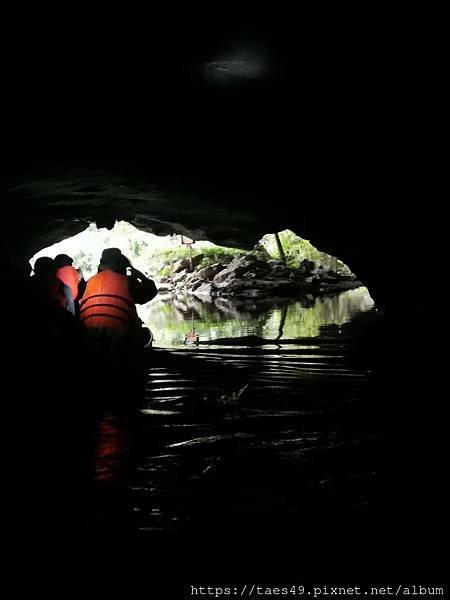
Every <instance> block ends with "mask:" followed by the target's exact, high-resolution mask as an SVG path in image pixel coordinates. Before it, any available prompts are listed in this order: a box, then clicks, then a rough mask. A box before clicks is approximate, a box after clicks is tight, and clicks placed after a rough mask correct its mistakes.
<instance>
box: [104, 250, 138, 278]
mask: <svg viewBox="0 0 450 600" xmlns="http://www.w3.org/2000/svg"><path fill="white" fill-rule="evenodd" d="M129 266H130V261H129V260H128V258H127V257H126V256H124V255H123V254H122V252H121V251H120V250H119V248H106V249H105V250H103V252H102V257H101V259H100V264H99V265H98V270H99V271H105V270H106V269H111V271H115V272H116V273H120V274H121V275H126V272H127V267H129Z"/></svg>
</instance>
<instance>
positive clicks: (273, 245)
mask: <svg viewBox="0 0 450 600" xmlns="http://www.w3.org/2000/svg"><path fill="white" fill-rule="evenodd" d="M279 238H280V242H281V244H282V246H283V250H284V254H285V256H286V264H287V265H288V266H289V267H293V268H298V267H299V266H300V263H301V262H302V260H305V259H307V260H312V261H313V262H314V263H315V264H316V266H319V265H322V266H323V267H324V268H325V269H332V270H333V271H337V272H338V273H342V274H345V275H348V274H350V269H349V268H348V267H347V266H346V265H345V264H344V263H343V262H342V261H340V260H339V259H337V258H335V257H334V256H331V255H330V254H326V253H325V252H320V250H317V248H315V247H314V246H313V245H312V244H311V242H309V241H308V240H304V239H303V238H301V237H299V236H298V235H296V234H295V233H294V232H293V231H291V230H290V229H285V230H284V231H280V232H279ZM258 246H259V247H260V248H261V247H262V248H264V250H265V251H266V252H267V254H268V255H269V256H270V257H271V258H275V259H277V260H280V254H279V250H278V246H277V241H276V237H275V235H274V234H272V233H268V234H266V235H265V236H263V237H262V238H261V240H260V242H259V244H258Z"/></svg>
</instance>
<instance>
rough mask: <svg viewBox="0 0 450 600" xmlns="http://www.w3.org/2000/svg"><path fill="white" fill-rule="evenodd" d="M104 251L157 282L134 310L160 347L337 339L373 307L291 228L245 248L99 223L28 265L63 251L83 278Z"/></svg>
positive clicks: (352, 279) (341, 269) (348, 275)
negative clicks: (116, 254) (153, 292)
mask: <svg viewBox="0 0 450 600" xmlns="http://www.w3.org/2000/svg"><path fill="white" fill-rule="evenodd" d="M102 225H109V227H108V226H102ZM111 247H114V248H118V249H120V251H121V252H122V254H124V255H125V256H127V257H128V258H129V259H130V261H131V264H132V265H133V266H134V267H135V268H137V269H139V270H140V271H141V272H142V273H144V275H145V276H146V277H148V278H150V279H152V280H153V281H154V282H155V283H156V286H157V288H158V295H157V296H156V297H155V298H154V299H152V300H151V301H149V302H146V303H145V304H141V305H139V304H138V305H137V307H136V308H137V312H138V315H139V318H140V319H141V321H142V323H143V325H145V327H147V328H149V329H150V330H151V331H152V332H153V338H154V341H155V344H156V345H157V346H158V347H163V348H171V347H172V348H177V347H178V348H179V347H180V346H183V347H187V348H189V349H192V348H198V346H199V344H200V345H201V344H208V345H210V347H211V348H214V347H215V345H216V344H222V343H224V344H227V345H230V346H245V345H247V343H250V342H251V343H258V341H259V343H260V344H262V345H268V344H269V343H270V342H272V344H275V345H279V344H280V343H285V344H286V343H290V344H293V343H295V342H298V343H300V342H301V340H302V339H305V338H306V339H307V338H318V337H319V336H320V335H321V334H324V332H326V335H332V334H333V335H342V333H343V328H344V329H345V327H346V326H348V325H349V324H350V323H352V322H358V321H361V322H362V321H363V320H364V317H366V318H367V317H370V315H372V314H373V311H374V302H373V300H372V298H371V296H370V293H369V291H368V289H367V287H366V286H365V285H364V284H363V283H362V282H360V281H359V280H358V278H357V276H356V275H355V274H354V273H353V272H352V271H351V269H350V268H349V267H348V266H347V265H346V264H345V263H344V262H342V261H341V260H339V259H338V258H337V257H335V256H332V255H330V254H327V253H325V252H321V251H320V250H319V249H317V248H316V247H315V246H313V245H312V244H311V243H310V242H309V241H308V240H305V239H303V238H302V237H300V236H298V235H297V234H296V233H294V232H293V231H291V230H290V229H285V230H283V231H281V232H278V233H276V234H273V233H266V234H264V235H262V237H261V238H260V239H259V240H258V241H257V242H256V244H254V246H253V247H252V248H249V249H242V248H237V247H230V246H221V245H218V244H214V243H213V242H210V241H207V240H201V239H197V240H192V239H191V238H189V237H187V236H186V235H185V234H184V233H182V232H173V233H169V234H167V235H157V234H155V233H151V232H148V231H144V230H142V229H139V228H138V227H135V226H134V225H132V224H131V223H129V222H127V221H123V220H122V221H117V220H114V221H112V220H111V219H110V220H109V222H108V223H106V222H105V223H104V222H101V221H100V220H99V222H97V223H90V224H89V225H88V226H87V227H86V229H84V230H83V231H81V232H79V233H77V234H75V235H73V236H70V237H67V238H65V239H63V240H61V241H58V242H56V243H55V244H52V245H51V246H47V247H45V248H43V249H41V250H39V251H38V252H36V253H35V254H34V255H33V256H32V258H31V259H30V261H29V263H30V266H31V268H32V269H33V266H34V264H35V261H36V260H37V259H38V258H40V257H44V256H46V257H50V258H52V259H54V258H55V257H56V256H57V255H61V254H64V255H68V256H70V257H71V258H72V259H73V267H75V269H76V271H77V272H78V274H79V277H80V279H82V280H84V281H88V280H89V279H90V278H91V277H93V276H94V275H95V274H96V273H97V269H98V265H99V262H100V257H101V254H102V251H103V250H104V249H105V248H111ZM366 320H367V319H366Z"/></svg>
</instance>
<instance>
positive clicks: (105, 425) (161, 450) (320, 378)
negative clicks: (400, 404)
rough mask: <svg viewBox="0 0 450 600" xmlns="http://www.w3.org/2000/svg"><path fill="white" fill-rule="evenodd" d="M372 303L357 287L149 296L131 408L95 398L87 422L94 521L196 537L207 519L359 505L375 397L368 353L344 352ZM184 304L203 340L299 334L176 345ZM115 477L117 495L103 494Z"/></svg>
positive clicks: (373, 447)
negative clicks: (97, 412) (93, 438)
mask: <svg viewBox="0 0 450 600" xmlns="http://www.w3.org/2000/svg"><path fill="white" fill-rule="evenodd" d="M372 308H373V303H372V300H371V298H370V296H369V294H368V292H367V290H366V289H365V288H360V289H357V290H352V291H348V292H344V293H341V294H339V295H335V296H329V297H322V298H316V299H312V298H311V299H308V300H305V301H302V302H300V301H294V302H284V301H282V300H280V301H279V302H268V303H266V304H264V303H263V304H258V305H256V304H255V303H253V302H251V303H245V304H241V305H236V304H234V305H233V304H232V303H231V302H229V301H225V300H224V299H219V300H217V301H216V302H214V304H208V303H201V302H200V301H196V300H194V299H192V298H191V299H185V300H184V299H183V300H180V299H177V300H173V301H171V300H169V299H159V300H158V301H157V302H154V303H153V304H152V305H151V306H150V307H148V308H147V309H146V311H145V321H146V323H147V324H148V325H149V326H150V327H151V329H152V330H153V331H154V333H155V337H156V346H157V348H155V349H153V350H152V351H149V352H148V354H147V359H146V360H147V372H148V376H147V385H146V390H145V399H144V401H143V404H142V406H141V407H140V410H139V414H138V417H137V419H134V422H133V424H132V423H131V422H130V419H129V417H128V416H124V415H118V414H115V413H114V412H110V413H109V412H105V414H104V415H103V416H102V418H101V420H100V423H99V427H98V448H97V459H96V463H95V464H96V477H95V479H96V484H97V485H98V488H99V490H103V491H102V492H101V494H100V496H99V498H100V506H99V514H102V515H103V516H102V518H101V519H100V522H101V523H102V526H104V527H105V528H106V529H107V530H108V532H109V533H110V532H111V531H114V530H115V528H117V527H118V526H119V525H118V524H119V523H122V524H123V523H124V522H125V523H126V527H129V528H131V529H132V530H133V531H134V532H136V533H138V534H139V535H143V536H147V535H155V534H158V535H160V534H164V535H175V534H177V535H178V534H179V533H180V532H183V534H184V535H187V536H188V537H189V536H191V535H192V536H194V537H195V536H196V535H197V532H198V531H199V530H202V529H209V528H213V529H217V528H219V529H228V527H231V528H236V527H241V526H245V527H254V528H256V529H260V528H261V527H264V528H265V529H270V528H271V527H272V528H278V527H287V528H289V527H291V526H293V523H294V524H296V525H298V526H301V523H302V520H304V519H306V520H308V519H309V518H310V517H311V516H312V515H317V514H325V515H328V514H331V513H333V512H335V511H336V510H346V509H349V508H350V509H351V510H364V509H365V508H366V507H367V506H369V505H370V501H371V494H372V489H373V485H374V481H375V479H376V473H377V467H376V460H375V458H376V455H377V452H378V450H377V448H378V444H379V439H380V432H379V428H378V422H379V408H378V404H377V401H376V399H375V398H374V392H373V386H372V385H371V378H372V372H371V369H370V365H369V366H364V367H362V366H361V364H359V363H356V362H355V361H354V355H355V332H357V331H358V330H359V324H360V323H361V324H363V325H364V327H370V326H371V322H372V320H373V319H375V318H376V317H375V315H374V313H373V311H372V310H371V309H372ZM192 315H194V325H195V328H196V330H197V331H198V332H199V334H200V339H201V340H215V339H217V338H219V337H235V336H244V335H249V334H254V335H259V336H264V337H268V338H271V339H272V338H275V337H277V336H279V335H280V332H281V340H282V339H283V338H284V339H291V340H292V339H296V338H301V339H299V343H298V344H285V345H283V344H282V343H281V344H278V345H275V344H274V345H265V346H262V347H253V348H252V347H246V346H245V345H244V346H239V345H238V344H236V343H234V342H233V341H231V342H230V345H229V346H219V345H217V344H211V345H209V344H204V345H200V346H198V347H196V346H190V347H185V346H184V344H183V340H184V335H185V333H187V332H188V331H189V330H190V328H191V326H192ZM164 346H165V347H166V348H168V349H164ZM158 347H159V348H158ZM130 440H132V446H133V452H132V458H130V456H131V455H130V450H129V446H130ZM116 488H120V489H121V490H122V491H121V492H120V494H119V495H117V493H111V494H110V495H109V496H108V495H106V496H105V494H104V490H105V489H109V490H114V489H116ZM118 497H120V498H121V499H122V500H123V498H124V497H126V501H123V502H122V500H121V501H120V502H118V501H117V498H118ZM108 503H111V504H112V505H113V508H111V506H110V505H108ZM120 511H122V513H121V517H120V518H119V517H118V516H117V513H118V512H120ZM105 515H107V516H106V517H105ZM111 515H112V516H111ZM105 523H106V524H105Z"/></svg>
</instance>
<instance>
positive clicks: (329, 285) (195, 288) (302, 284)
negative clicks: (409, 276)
mask: <svg viewBox="0 0 450 600" xmlns="http://www.w3.org/2000/svg"><path fill="white" fill-rule="evenodd" d="M198 256H201V255H198ZM195 258H196V259H197V261H196V262H197V264H200V266H201V259H200V260H199V259H198V258H197V257H195ZM182 263H184V261H179V263H178V264H177V267H179V266H181V265H182ZM360 285H362V284H361V282H359V281H357V280H356V278H355V277H354V276H353V275H352V276H348V275H345V276H344V275H341V274H339V273H336V272H335V271H332V270H325V269H323V268H322V267H316V265H315V264H314V262H312V261H309V260H304V261H302V262H301V264H300V265H299V268H297V269H293V268H291V267H288V266H286V265H284V264H282V263H281V262H280V261H277V260H273V259H271V260H268V261H265V260H262V259H260V258H258V257H257V256H255V255H253V254H247V255H245V256H240V257H236V258H234V259H233V260H232V261H231V262H229V263H228V264H226V263H214V264H212V265H209V266H205V267H203V268H200V269H199V270H197V271H194V272H192V273H191V272H189V270H188V269H187V268H184V269H181V270H178V271H177V272H176V273H175V274H174V275H173V276H172V277H171V278H167V277H165V278H164V281H163V280H162V282H161V285H160V287H159V291H160V292H161V293H164V292H168V291H169V292H170V291H172V292H175V293H179V292H182V293H188V294H193V295H194V296H196V297H198V298H200V299H204V298H216V297H233V298H235V297H238V298H264V297H272V296H280V297H289V296H291V297H295V296H304V295H306V294H314V295H317V294H324V293H332V292H338V291H341V290H347V289H353V288H356V287H359V286H360Z"/></svg>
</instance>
